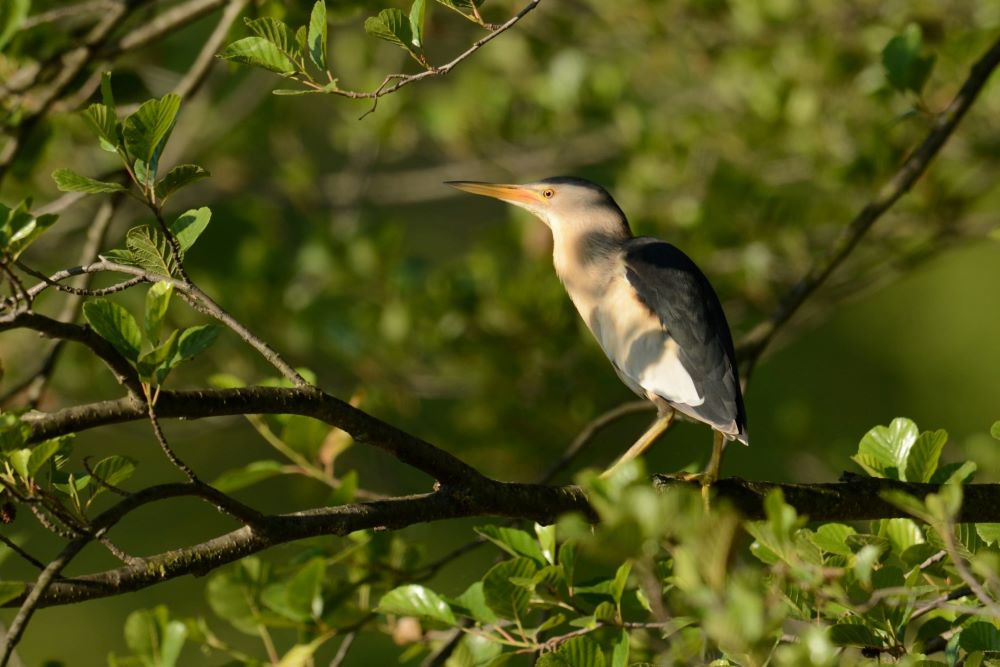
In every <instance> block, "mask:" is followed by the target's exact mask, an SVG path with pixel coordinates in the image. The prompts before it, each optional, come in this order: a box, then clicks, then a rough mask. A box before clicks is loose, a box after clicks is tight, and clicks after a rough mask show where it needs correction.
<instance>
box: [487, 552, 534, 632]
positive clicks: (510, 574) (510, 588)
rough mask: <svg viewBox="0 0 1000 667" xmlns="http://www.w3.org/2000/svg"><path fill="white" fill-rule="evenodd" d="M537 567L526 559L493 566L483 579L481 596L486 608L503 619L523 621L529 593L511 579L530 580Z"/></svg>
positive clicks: (512, 560) (514, 559)
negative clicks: (484, 600)
mask: <svg viewBox="0 0 1000 667" xmlns="http://www.w3.org/2000/svg"><path fill="white" fill-rule="evenodd" d="M537 569H538V568H537V566H536V565H535V563H534V561H532V560H530V559H528V558H513V559H511V560H505V561H503V562H501V563H497V564H496V565H494V566H493V567H492V568H491V569H490V570H489V571H488V572H487V573H486V575H485V576H484V577H483V596H484V597H485V599H486V604H487V606H488V607H489V608H490V609H491V610H492V611H493V613H494V614H496V615H497V616H499V617H500V618H503V619H510V620H514V619H519V620H520V619H523V618H524V616H525V614H526V613H527V611H528V601H529V600H530V599H531V592H530V591H529V590H528V589H527V588H524V587H523V586H517V585H516V584H514V583H513V582H512V581H511V579H512V578H522V579H526V578H530V577H531V576H532V575H534V574H535V571H536V570H537Z"/></svg>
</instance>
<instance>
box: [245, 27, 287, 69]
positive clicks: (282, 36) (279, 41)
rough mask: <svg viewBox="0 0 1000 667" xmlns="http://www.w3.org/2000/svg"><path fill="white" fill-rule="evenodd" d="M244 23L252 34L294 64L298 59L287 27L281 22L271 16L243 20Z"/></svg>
mask: <svg viewBox="0 0 1000 667" xmlns="http://www.w3.org/2000/svg"><path fill="white" fill-rule="evenodd" d="M244 21H245V22H246V24H247V27H248V28H250V30H251V31H253V33H254V34H256V35H257V36H258V37H260V38H261V39H263V40H266V41H267V42H269V43H270V44H273V45H274V47H275V48H277V49H278V51H280V52H281V53H282V54H283V55H284V56H285V57H286V58H288V59H289V60H290V61H292V62H293V63H294V62H296V61H297V60H298V59H299V57H300V54H299V53H298V49H297V46H296V43H295V40H294V39H293V38H292V34H291V31H289V29H288V26H287V25H285V24H284V23H283V22H281V21H279V20H278V19H276V18H273V17H271V16H264V17H261V18H259V19H244ZM296 69H297V68H296Z"/></svg>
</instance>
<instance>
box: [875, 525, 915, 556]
mask: <svg viewBox="0 0 1000 667" xmlns="http://www.w3.org/2000/svg"><path fill="white" fill-rule="evenodd" d="M879 523H880V525H879V531H878V534H879V535H881V536H882V537H886V538H888V539H889V543H890V544H891V545H892V550H893V551H894V552H895V553H896V554H902V553H903V552H904V551H906V550H907V549H909V548H910V547H912V546H913V545H914V544H921V543H922V542H923V541H924V534H923V532H921V530H920V528H919V527H918V526H917V524H916V523H914V522H913V520H912V519H883V520H882V521H880V522H879Z"/></svg>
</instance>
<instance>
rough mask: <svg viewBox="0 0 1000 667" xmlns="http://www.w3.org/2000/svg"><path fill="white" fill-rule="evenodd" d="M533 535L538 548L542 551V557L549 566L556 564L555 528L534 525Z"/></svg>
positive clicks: (553, 526)
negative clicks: (536, 537) (536, 540)
mask: <svg viewBox="0 0 1000 667" xmlns="http://www.w3.org/2000/svg"><path fill="white" fill-rule="evenodd" d="M535 535H536V536H538V546H539V547H540V548H541V550H542V556H543V557H544V558H545V561H546V562H548V563H549V564H550V565H555V563H556V526H555V524H552V525H550V526H543V525H541V524H537V523H536V524H535Z"/></svg>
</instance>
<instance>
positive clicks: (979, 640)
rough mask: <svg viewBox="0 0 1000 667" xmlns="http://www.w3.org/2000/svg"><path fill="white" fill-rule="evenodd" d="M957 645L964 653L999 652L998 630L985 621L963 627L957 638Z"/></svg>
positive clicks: (999, 631)
mask: <svg viewBox="0 0 1000 667" xmlns="http://www.w3.org/2000/svg"><path fill="white" fill-rule="evenodd" d="M958 645H959V646H961V647H962V649H964V650H965V651H968V652H969V653H972V652H973V651H1000V630H997V628H996V626H994V625H993V624H992V623H987V622H986V621H977V622H975V623H970V624H969V625H967V626H965V629H963V630H962V634H961V635H960V636H959V638H958Z"/></svg>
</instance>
